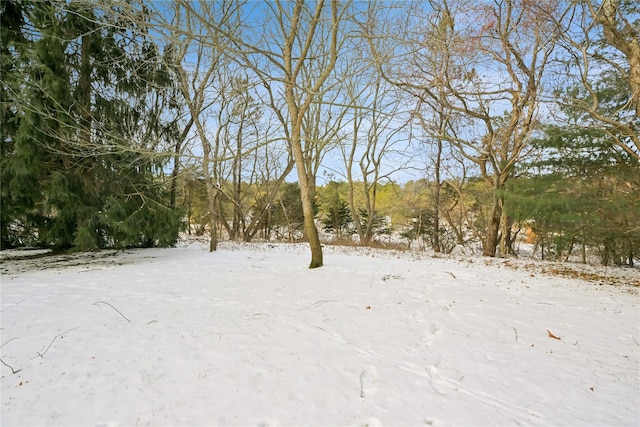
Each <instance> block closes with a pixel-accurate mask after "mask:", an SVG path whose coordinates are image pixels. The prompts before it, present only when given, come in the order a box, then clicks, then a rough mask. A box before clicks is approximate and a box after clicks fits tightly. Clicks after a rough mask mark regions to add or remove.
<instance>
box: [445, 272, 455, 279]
mask: <svg viewBox="0 0 640 427" xmlns="http://www.w3.org/2000/svg"><path fill="white" fill-rule="evenodd" d="M445 273H448V274H450V275H451V277H453V278H454V279H455V278H456V275H455V274H453V273H452V272H450V271H445Z"/></svg>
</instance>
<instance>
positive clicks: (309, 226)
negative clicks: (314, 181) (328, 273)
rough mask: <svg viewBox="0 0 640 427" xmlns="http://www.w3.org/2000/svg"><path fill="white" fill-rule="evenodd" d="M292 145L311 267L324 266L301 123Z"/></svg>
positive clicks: (294, 132)
mask: <svg viewBox="0 0 640 427" xmlns="http://www.w3.org/2000/svg"><path fill="white" fill-rule="evenodd" d="M291 145H292V147H291V148H292V150H293V157H294V159H295V161H296V168H297V171H298V180H299V181H300V197H301V199H302V213H303V215H304V234H305V237H306V238H307V240H308V241H309V248H310V249H311V263H310V264H309V268H317V267H322V264H323V259H322V245H321V244H320V236H319V234H318V229H317V227H316V223H315V220H314V216H315V215H314V212H313V200H312V191H311V187H310V184H309V180H308V176H307V173H306V169H305V164H304V154H303V152H302V144H301V139H300V128H299V125H298V127H297V129H296V128H295V127H294V129H293V131H292V132H291Z"/></svg>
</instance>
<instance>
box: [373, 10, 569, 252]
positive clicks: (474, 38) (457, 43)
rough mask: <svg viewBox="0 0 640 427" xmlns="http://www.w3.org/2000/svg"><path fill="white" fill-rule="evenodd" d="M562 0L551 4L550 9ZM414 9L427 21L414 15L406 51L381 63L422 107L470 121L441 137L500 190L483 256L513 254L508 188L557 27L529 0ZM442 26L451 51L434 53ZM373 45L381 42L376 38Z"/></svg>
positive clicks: (533, 121) (494, 201) (528, 130)
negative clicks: (434, 39)
mask: <svg viewBox="0 0 640 427" xmlns="http://www.w3.org/2000/svg"><path fill="white" fill-rule="evenodd" d="M547 3H548V4H547ZM556 3H557V2H553V1H549V2H545V4H546V6H547V9H550V10H551V9H553V10H555V9H556V8H557V7H558V6H557V4H556ZM414 7H415V12H414V13H415V14H414V16H417V15H418V14H419V13H422V15H420V17H419V18H418V19H419V20H420V22H423V23H424V24H416V22H414V21H411V20H407V21H406V22H405V24H406V27H405V28H404V32H403V35H404V36H405V38H406V43H408V45H407V44H405V45H404V46H406V47H405V48H404V49H405V52H406V54H404V55H396V56H395V57H394V58H391V57H384V56H379V57H378V60H379V62H380V64H381V65H380V68H381V70H382V72H383V73H384V75H385V76H386V78H387V79H388V80H389V81H391V82H393V83H394V84H396V85H397V86H398V87H400V88H402V89H404V90H405V91H407V92H408V93H410V94H411V95H412V96H414V97H415V98H416V99H417V100H419V101H420V102H422V103H423V105H430V104H431V105H439V106H441V107H443V108H444V109H446V110H448V111H451V112H453V113H456V114H458V115H460V116H461V117H463V118H464V121H465V122H466V123H465V124H466V127H465V128H464V129H463V131H462V132H453V129H452V128H450V127H449V128H447V132H443V133H442V134H440V135H438V137H439V138H440V139H441V140H443V141H447V142H448V143H449V144H450V145H451V146H452V147H455V149H456V150H457V151H458V152H459V153H460V154H461V155H462V156H464V157H465V158H466V159H467V160H468V161H470V162H473V163H474V164H475V165H476V166H477V168H478V171H479V174H480V176H482V178H483V179H484V180H485V182H486V183H487V184H488V185H490V186H491V188H492V189H493V190H494V191H493V195H492V201H491V206H492V208H491V213H490V215H489V217H488V218H487V223H486V229H485V231H484V233H483V236H482V245H483V253H484V254H485V255H488V256H495V255H496V250H497V248H498V245H499V244H500V246H501V253H502V254H503V255H504V254H507V253H509V252H510V243H511V242H510V233H509V231H510V230H509V219H508V217H507V216H506V214H505V212H504V209H503V206H504V197H503V196H502V195H501V191H502V189H503V188H504V187H505V183H506V182H507V181H508V180H509V179H510V178H511V177H512V176H513V174H514V168H515V167H516V165H518V163H519V161H520V159H521V158H522V157H523V156H524V155H525V154H526V153H527V150H528V142H529V138H530V137H531V135H532V133H533V131H534V129H535V126H536V115H537V112H538V108H539V104H540V96H541V93H542V81H543V76H544V72H545V66H546V65H547V63H548V61H549V57H550V55H551V53H552V51H553V49H554V48H555V46H556V40H557V37H558V31H557V29H556V28H555V27H554V26H553V25H550V24H549V22H548V20H546V19H542V18H540V17H539V14H538V8H537V6H535V7H534V5H533V4H532V3H531V2H528V1H523V0H498V1H495V2H494V3H493V4H486V3H482V4H476V3H473V2H468V1H464V0H461V1H456V0H454V1H444V2H435V1H434V2H429V7H428V8H425V9H427V10H423V9H422V8H421V4H418V5H417V6H414ZM554 13H555V12H554ZM442 26H444V27H446V31H445V32H444V34H445V35H446V37H447V40H446V44H445V45H443V46H442V47H443V48H445V49H446V51H445V52H441V51H437V52H434V50H433V49H432V47H431V46H432V45H431V42H432V37H434V35H436V34H437V33H438V32H440V33H442V29H441V28H439V27H442ZM371 39H372V40H374V35H372V36H371ZM371 46H372V48H373V49H375V47H376V46H375V43H373V42H372V43H371ZM438 46H440V45H438ZM434 53H435V54H437V56H441V55H442V54H443V53H444V54H445V55H446V56H445V58H446V61H445V62H443V61H440V62H437V63H436V62H434V60H433V59H434ZM398 61H401V62H398ZM385 64H388V65H385ZM442 67H444V68H445V69H444V71H442V70H441V68H442Z"/></svg>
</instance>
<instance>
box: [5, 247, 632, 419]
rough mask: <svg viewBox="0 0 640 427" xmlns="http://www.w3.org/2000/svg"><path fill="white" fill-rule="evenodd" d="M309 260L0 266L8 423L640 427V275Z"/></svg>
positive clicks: (241, 254) (389, 259)
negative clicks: (606, 281) (604, 277)
mask: <svg viewBox="0 0 640 427" xmlns="http://www.w3.org/2000/svg"><path fill="white" fill-rule="evenodd" d="M19 255H24V254H19ZM308 262H309V254H308V249H307V247H306V246H304V245H287V244H277V245H274V244H267V243H256V244H242V245H241V244H233V243H224V244H222V245H221V248H220V250H218V251H217V252H214V253H209V252H208V251H207V245H206V244H202V243H197V242H196V243H190V244H185V245H183V246H181V247H178V248H173V249H146V250H128V251H125V252H115V251H105V252H101V253H96V254H79V255H74V256H66V257H65V256H58V257H54V256H49V257H38V258H33V259H24V257H18V258H16V257H13V258H12V256H11V255H8V256H4V259H3V260H2V284H1V291H2V304H1V321H2V324H1V328H2V329H1V333H2V335H1V345H2V348H1V358H2V362H3V364H2V365H1V369H2V371H1V375H2V380H1V382H2V413H1V415H2V418H1V423H2V425H3V426H39V425H64V426H76V425H93V426H133V425H140V426H144V425H151V426H169V425H171V426H173V425H184V426H196V425H242V426H294V425H295V426H298V425H313V426H343V425H350V426H380V425H386V426H389V425H392V426H420V425H427V426H452V425H453V426H455V425H461V426H467V425H543V426H544V425H554V426H558V425H572V426H577V425H631V426H638V425H639V423H640V402H639V397H640V369H639V368H640V309H639V306H640V296H639V294H638V289H639V288H638V287H636V286H632V285H631V283H637V282H636V280H637V279H638V276H639V273H638V270H631V269H627V270H626V271H625V272H624V274H623V275H622V277H623V281H625V280H626V281H627V282H628V283H627V284H625V283H622V284H620V283H618V284H617V285H615V286H614V285H600V284H599V283H596V282H594V281H587V280H586V279H581V278H572V277H567V276H554V275H548V274H545V273H544V272H543V271H538V270H536V271H534V270H532V268H530V266H529V267H528V265H527V263H525V262H524V261H522V262H521V261H517V260H494V259H487V258H482V257H477V256H471V255H459V256H451V257H435V256H429V255H420V254H414V253H410V252H401V251H381V250H372V249H358V248H341V247H333V246H327V247H325V266H324V267H323V268H320V269H313V270H309V269H307V268H306V266H307V265H308ZM592 270H593V269H592ZM607 274H609V275H611V274H612V272H611V269H609V270H608V273H607ZM618 282H619V281H618ZM551 335H553V336H555V337H558V338H560V339H556V338H553V337H552V336H551ZM14 370H15V371H17V372H16V373H13V371H14Z"/></svg>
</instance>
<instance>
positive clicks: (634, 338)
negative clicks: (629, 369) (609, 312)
mask: <svg viewBox="0 0 640 427" xmlns="http://www.w3.org/2000/svg"><path fill="white" fill-rule="evenodd" d="M631 338H633V341H635V343H636V345H637V346H638V347H640V343H639V342H638V340H636V337H634V336H633V335H631Z"/></svg>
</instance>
